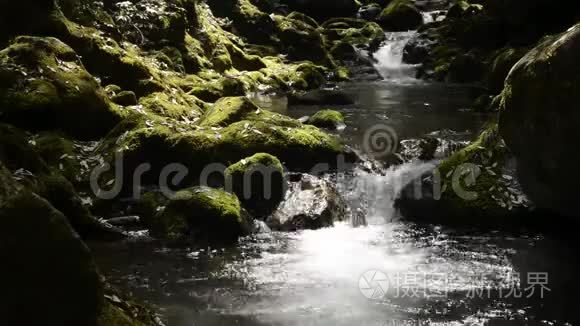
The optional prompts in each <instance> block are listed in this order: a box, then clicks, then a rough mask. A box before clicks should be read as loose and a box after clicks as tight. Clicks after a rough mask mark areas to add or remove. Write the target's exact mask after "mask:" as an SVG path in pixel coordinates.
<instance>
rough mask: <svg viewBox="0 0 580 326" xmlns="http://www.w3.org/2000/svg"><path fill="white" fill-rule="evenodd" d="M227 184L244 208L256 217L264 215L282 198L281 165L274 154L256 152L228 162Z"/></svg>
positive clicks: (283, 179)
mask: <svg viewBox="0 0 580 326" xmlns="http://www.w3.org/2000/svg"><path fill="white" fill-rule="evenodd" d="M225 176H226V187H231V189H232V190H233V192H234V193H235V194H236V195H237V196H238V198H240V201H241V202H242V204H243V206H244V208H246V209H247V210H248V211H249V212H250V213H251V214H252V216H254V217H256V218H262V217H266V216H267V215H269V214H270V213H272V212H273V211H274V209H276V207H277V206H278V204H279V203H280V202H281V201H282V199H283V198H284V193H285V192H286V188H287V186H286V180H285V178H284V167H283V166H282V163H281V162H280V160H278V159H277V158H276V157H275V156H272V155H270V154H265V153H258V154H255V155H253V156H251V157H247V158H244V159H242V160H241V161H239V162H237V163H235V164H232V165H230V166H229V167H228V168H227V169H226V171H225Z"/></svg>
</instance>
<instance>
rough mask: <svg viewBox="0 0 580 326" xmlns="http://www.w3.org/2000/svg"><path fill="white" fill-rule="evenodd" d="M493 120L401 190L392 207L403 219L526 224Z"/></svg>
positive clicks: (525, 204) (511, 164) (510, 162)
mask: <svg viewBox="0 0 580 326" xmlns="http://www.w3.org/2000/svg"><path fill="white" fill-rule="evenodd" d="M514 163H515V162H514V161H513V157H512V156H511V155H510V153H509V151H508V149H507V148H506V146H505V144H504V142H503V140H502V139H501V137H500V136H499V133H498V130H497V123H493V124H491V125H490V126H489V127H487V129H486V130H485V131H484V132H483V133H482V134H481V135H480V136H479V137H478V139H476V140H475V141H474V142H472V143H471V144H470V145H469V146H467V147H466V148H464V149H462V150H460V151H458V152H456V153H454V154H453V155H451V156H450V157H449V158H447V159H445V160H443V161H442V162H441V163H440V164H439V165H438V166H437V167H436V169H435V170H434V171H430V172H428V173H427V174H426V175H423V176H419V177H418V179H417V180H416V181H414V182H412V183H410V184H409V185H408V186H406V187H405V188H404V189H403V192H402V193H401V195H400V197H399V198H398V199H397V201H396V206H397V208H398V209H399V210H400V212H401V213H402V214H403V216H404V217H405V218H408V219H412V220H418V221H422V222H428V223H438V224H452V225H461V226H470V227H474V226H485V227H489V226H492V227H505V228H509V227H512V226H516V227H517V226H520V225H523V224H525V223H526V222H525V221H524V220H522V219H521V218H525V216H526V213H528V212H529V210H528V206H529V205H530V203H529V201H528V199H527V197H526V196H525V195H524V194H523V193H522V191H521V187H520V185H519V183H518V181H517V180H516V178H515V175H514Z"/></svg>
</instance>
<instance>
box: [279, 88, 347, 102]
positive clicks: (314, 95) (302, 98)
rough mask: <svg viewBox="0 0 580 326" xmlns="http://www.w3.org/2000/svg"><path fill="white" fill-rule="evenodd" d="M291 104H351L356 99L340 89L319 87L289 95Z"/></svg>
mask: <svg viewBox="0 0 580 326" xmlns="http://www.w3.org/2000/svg"><path fill="white" fill-rule="evenodd" d="M288 104H291V105H351V104H354V100H353V99H352V98H351V97H350V95H348V94H346V93H345V92H343V91H340V90H334V89H317V90H313V91H309V92H306V93H298V94H296V93H294V94H289V95H288Z"/></svg>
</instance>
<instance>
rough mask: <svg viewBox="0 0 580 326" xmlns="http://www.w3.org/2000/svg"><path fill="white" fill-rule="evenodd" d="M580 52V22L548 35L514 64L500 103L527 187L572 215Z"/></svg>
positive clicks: (538, 199)
mask: <svg viewBox="0 0 580 326" xmlns="http://www.w3.org/2000/svg"><path fill="white" fill-rule="evenodd" d="M579 55H580V25H575V26H573V27H571V28H570V29H568V30H567V31H566V32H564V33H562V34H558V35H554V36H551V37H547V38H545V39H544V40H542V41H541V42H540V43H539V44H538V46H536V47H535V48H534V49H533V50H531V51H530V52H528V53H527V54H526V55H525V56H524V57H523V58H522V59H521V60H520V61H519V62H518V63H517V64H516V65H515V66H514V67H513V68H512V70H511V72H510V74H509V76H508V77H507V79H506V83H505V88H504V90H503V93H502V97H503V98H502V101H501V105H500V132H501V134H502V136H503V137H504V138H505V141H506V143H507V145H508V146H509V148H510V149H511V150H512V151H513V153H514V154H515V156H516V158H517V160H518V170H519V174H520V180H521V182H522V185H523V186H524V189H525V190H526V193H527V194H528V195H529V196H530V197H531V198H532V200H533V201H534V202H535V203H536V204H537V205H538V206H540V207H544V208H549V209H552V210H554V211H557V212H560V213H561V214H565V215H569V216H578V213H577V206H576V202H577V198H576V195H575V194H576V193H577V189H578V183H579V181H580V170H579V169H578V167H577V165H578V161H579V159H580V154H579V152H578V151H577V150H576V147H575V146H574V145H573V143H574V141H575V140H576V139H578V138H579V137H580V134H579V132H580V129H579V128H578V122H579V121H580V112H579V111H578V103H579V101H580V70H579V66H578V64H577V61H578V60H577V58H578V56H579Z"/></svg>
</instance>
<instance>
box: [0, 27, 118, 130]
mask: <svg viewBox="0 0 580 326" xmlns="http://www.w3.org/2000/svg"><path fill="white" fill-rule="evenodd" d="M0 113H1V114H2V120H4V121H8V122H11V123H13V124H15V125H18V126H21V127H23V128H26V129H31V130H43V129H60V130H62V131H64V132H66V133H68V134H70V135H72V136H74V137H78V138H83V139H90V138H96V137H99V136H103V135H105V134H106V133H107V132H108V131H109V130H110V129H112V128H113V126H115V124H116V123H117V122H118V121H119V116H118V114H117V113H116V111H115V108H114V107H113V105H112V104H111V103H110V101H109V100H108V98H107V97H106V95H105V93H104V91H103V89H102V88H101V87H100V86H99V84H98V82H97V81H96V80H95V78H94V77H93V76H91V75H90V74H89V73H88V72H87V71H86V70H85V68H84V67H83V64H82V63H81V60H80V58H79V57H78V56H77V54H76V53H75V52H74V51H73V50H72V49H71V48H70V47H68V46H67V45H66V44H64V43H62V42H61V41H59V40H58V39H55V38H50V37H46V38H41V37H29V36H21V37H18V38H16V39H15V40H14V41H13V42H12V44H11V45H10V46H9V47H8V48H6V49H4V50H2V51H0Z"/></svg>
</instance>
